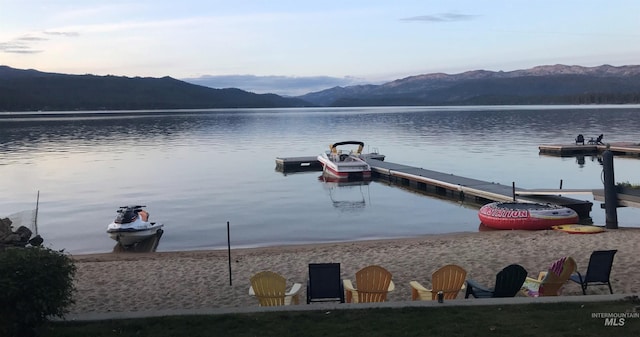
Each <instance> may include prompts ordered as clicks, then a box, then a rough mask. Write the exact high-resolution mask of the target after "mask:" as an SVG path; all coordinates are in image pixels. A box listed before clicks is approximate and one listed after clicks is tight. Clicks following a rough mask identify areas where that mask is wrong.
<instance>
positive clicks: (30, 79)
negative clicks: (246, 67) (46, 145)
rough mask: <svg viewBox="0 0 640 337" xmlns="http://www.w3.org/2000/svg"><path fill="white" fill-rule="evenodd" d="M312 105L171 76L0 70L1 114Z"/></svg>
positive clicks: (0, 68) (1, 67)
mask: <svg viewBox="0 0 640 337" xmlns="http://www.w3.org/2000/svg"><path fill="white" fill-rule="evenodd" d="M308 104H309V103H307V102H303V101H301V100H299V99H296V98H285V97H281V96H278V95H274V94H254V93H250V92H246V91H243V90H240V89H235V88H230V89H213V88H208V87H203V86H199V85H195V84H190V83H186V82H183V81H179V80H176V79H174V78H171V77H168V76H167V77H162V78H149V77H144V78H143V77H134V78H130V77H121V76H112V75H108V76H96V75H65V74H56V73H45V72H40V71H37V70H33V69H29V70H20V69H14V68H10V67H7V66H0V111H39V110H43V111H73V110H151V109H211V108H265V107H266V108H272V107H301V106H306V105H308Z"/></svg>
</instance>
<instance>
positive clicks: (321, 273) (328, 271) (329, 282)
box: [307, 263, 344, 304]
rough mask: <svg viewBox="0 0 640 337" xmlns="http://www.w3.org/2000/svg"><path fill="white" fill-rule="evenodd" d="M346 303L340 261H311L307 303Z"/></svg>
mask: <svg viewBox="0 0 640 337" xmlns="http://www.w3.org/2000/svg"><path fill="white" fill-rule="evenodd" d="M337 301H339V302H340V303H344V285H343V283H342V279H341V278H340V263H310V264H309V279H308V280H307V304H310V303H311V302H337Z"/></svg>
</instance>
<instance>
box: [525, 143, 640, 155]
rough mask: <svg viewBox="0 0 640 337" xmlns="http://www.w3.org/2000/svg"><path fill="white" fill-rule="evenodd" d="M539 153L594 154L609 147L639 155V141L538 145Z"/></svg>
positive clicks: (616, 150) (619, 151)
mask: <svg viewBox="0 0 640 337" xmlns="http://www.w3.org/2000/svg"><path fill="white" fill-rule="evenodd" d="M538 149H539V150H540V154H548V155H556V156H574V155H596V154H601V153H602V152H604V151H605V150H607V149H609V150H610V151H611V152H613V154H617V155H623V156H633V157H640V143H631V142H619V143H609V144H605V145H598V144H585V145H582V144H568V145H567V144H547V145H540V146H538Z"/></svg>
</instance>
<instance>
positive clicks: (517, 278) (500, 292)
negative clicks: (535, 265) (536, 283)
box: [493, 264, 527, 297]
mask: <svg viewBox="0 0 640 337" xmlns="http://www.w3.org/2000/svg"><path fill="white" fill-rule="evenodd" d="M526 278H527V270H526V269H524V267H522V266H521V265H519V264H512V265H509V266H506V267H505V268H504V269H502V270H501V271H500V272H499V273H498V274H497V275H496V286H495V288H494V291H493V297H514V296H516V294H517V293H518V291H520V288H522V284H523V283H524V280H525V279H526Z"/></svg>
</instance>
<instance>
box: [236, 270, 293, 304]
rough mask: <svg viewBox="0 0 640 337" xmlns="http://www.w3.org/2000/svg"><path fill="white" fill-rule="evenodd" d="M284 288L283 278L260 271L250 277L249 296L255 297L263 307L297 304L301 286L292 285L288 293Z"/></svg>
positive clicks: (285, 283)
mask: <svg viewBox="0 0 640 337" xmlns="http://www.w3.org/2000/svg"><path fill="white" fill-rule="evenodd" d="M286 288H287V280H286V279H285V278H284V277H282V276H281V275H279V274H277V273H274V272H272V271H262V272H259V273H257V274H255V275H253V276H252V277H251V286H250V287H249V295H251V296H255V297H257V298H258V302H259V303H260V306H263V307H271V306H278V305H289V304H299V303H300V296H299V294H300V290H302V284H300V283H294V285H293V286H292V287H291V290H289V291H288V292H287V291H286Z"/></svg>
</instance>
